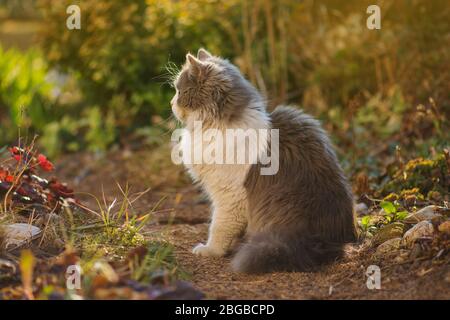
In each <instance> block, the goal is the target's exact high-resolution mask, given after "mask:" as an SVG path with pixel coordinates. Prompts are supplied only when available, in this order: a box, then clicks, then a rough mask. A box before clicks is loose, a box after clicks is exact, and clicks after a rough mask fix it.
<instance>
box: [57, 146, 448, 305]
mask: <svg viewBox="0 0 450 320" xmlns="http://www.w3.org/2000/svg"><path fill="white" fill-rule="evenodd" d="M169 152H170V150H169V148H159V149H157V150H156V151H131V150H126V151H120V152H118V151H117V152H113V153H111V154H109V155H108V156H107V157H106V158H102V159H95V158H94V157H93V156H92V155H87V154H80V155H77V156H75V157H74V156H70V157H67V158H65V159H62V160H61V161H60V162H59V163H58V165H57V174H58V176H60V177H61V178H63V180H66V181H67V182H68V183H69V184H71V185H72V186H73V187H74V188H75V189H76V190H78V191H80V192H91V193H93V194H96V195H101V193H102V189H103V192H104V194H105V196H106V198H107V200H108V201H112V200H113V199H114V198H115V197H117V196H119V190H118V188H117V187H116V182H119V183H121V184H122V185H123V184H125V183H127V182H128V184H129V185H130V186H131V187H132V191H134V192H139V191H143V190H145V189H147V188H149V187H150V188H151V190H150V191H149V192H148V193H146V194H145V196H143V197H142V198H141V199H140V200H139V201H138V203H136V204H135V209H136V210H137V211H143V212H144V211H148V210H149V208H151V207H153V206H154V204H155V203H156V202H158V201H159V200H160V199H161V198H163V197H166V199H165V201H164V202H163V203H162V205H161V207H159V208H158V209H157V211H156V214H155V216H156V219H155V220H154V221H152V222H151V223H150V224H149V225H148V227H147V230H146V235H148V236H149V237H161V238H163V239H165V240H166V241H169V242H171V243H172V244H173V245H174V246H175V249H176V258H177V261H178V263H179V265H180V267H181V268H182V269H183V270H184V271H187V272H188V273H189V274H190V275H191V277H190V279H189V281H191V282H192V283H193V285H194V286H195V287H197V288H198V289H200V290H202V291H203V292H204V293H205V294H206V296H207V298H212V299H450V268H449V265H450V264H449V260H450V259H449V257H448V254H446V256H444V257H442V256H441V257H439V259H435V258H427V259H415V260H412V261H410V260H408V261H406V262H402V263H397V262H394V261H392V259H391V260H384V261H375V260H374V259H373V258H372V254H373V252H374V249H373V248H370V247H369V246H367V245H366V244H363V243H359V244H353V245H350V246H349V247H348V253H347V256H346V257H345V258H344V259H343V260H341V261H338V262H336V263H334V264H333V265H330V266H327V267H324V268H322V269H320V270H317V271H316V272H313V273H300V272H296V273H271V274H265V275H243V274H237V273H234V272H232V271H231V270H230V266H229V261H230V258H205V257H197V256H194V255H193V254H192V248H193V246H194V245H196V244H197V243H199V242H204V241H205V240H206V238H207V228H208V220H209V206H208V204H207V203H206V201H205V200H204V198H203V197H202V195H201V192H200V191H199V190H198V189H197V188H196V187H195V186H193V185H192V184H191V183H190V181H189V178H188V177H187V176H186V174H185V172H184V170H183V168H181V167H176V166H174V165H173V164H172V163H171V161H170V153H169ZM80 197H81V198H83V196H82V195H80ZM85 201H87V202H89V201H90V200H89V198H85ZM372 264H376V265H379V266H380V268H381V289H379V290H376V289H375V290H369V289H368V288H367V285H366V281H367V277H366V275H365V272H366V269H367V267H368V266H369V265H372Z"/></svg>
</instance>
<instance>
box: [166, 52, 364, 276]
mask: <svg viewBox="0 0 450 320" xmlns="http://www.w3.org/2000/svg"><path fill="white" fill-rule="evenodd" d="M174 85H175V88H176V94H175V96H174V97H173V99H172V101H171V105H172V110H173V112H174V114H175V116H176V117H177V118H178V119H179V120H180V121H181V122H182V123H183V124H184V125H185V127H186V129H187V132H192V131H193V130H194V122H195V121H202V125H203V130H206V129H208V128H214V129H217V130H219V131H224V130H226V129H230V128H231V129H232V128H236V129H237V128H241V129H244V130H245V129H249V128H250V129H274V128H276V129H278V130H279V170H278V172H277V173H276V174H275V175H261V171H260V167H261V166H262V165H261V164H215V163H212V164H211V163H210V164H202V163H197V164H187V165H186V166H187V168H188V170H189V173H190V174H191V176H192V178H193V179H194V181H197V182H199V183H200V184H201V185H202V187H203V189H204V191H205V192H206V193H207V195H208V196H209V198H210V200H211V203H212V220H211V224H210V228H209V237H208V240H207V242H206V244H199V245H197V246H196V247H195V248H194V250H193V252H194V254H196V255H201V256H224V255H226V254H227V253H230V251H232V249H233V248H235V244H236V243H239V241H240V240H242V243H241V245H240V246H239V247H238V248H237V252H236V254H235V256H234V258H233V261H232V266H233V269H234V270H236V271H241V272H250V273H260V272H271V271H306V270H312V269H314V267H317V266H319V265H321V264H324V263H329V262H332V261H334V260H335V259H337V258H339V257H340V256H341V255H342V253H343V246H344V244H345V243H347V242H352V241H354V240H355V239H356V229H355V219H354V213H353V201H352V193H351V190H350V187H349V184H348V182H347V179H346V177H345V176H344V173H343V171H342V169H341V167H340V165H339V163H338V160H337V158H336V155H335V152H334V150H333V147H332V145H331V142H330V140H329V138H328V137H327V134H326V133H325V131H324V130H323V129H322V128H321V126H320V124H319V122H318V121H316V120H314V119H313V118H312V117H311V116H309V115H307V114H305V113H303V112H302V111H300V110H298V109H295V108H291V107H286V106H279V107H278V108H276V109H275V111H273V112H272V113H271V114H269V113H267V111H266V102H265V100H264V99H263V97H262V96H261V95H260V94H259V93H258V91H257V90H256V89H255V88H254V87H253V86H252V85H251V84H250V83H249V82H248V81H247V80H246V79H245V78H244V77H243V76H242V74H241V73H240V71H239V70H238V68H237V67H235V66H234V65H232V64H231V63H230V62H229V61H227V60H225V59H222V58H220V57H217V56H213V55H211V54H210V53H209V52H207V51H206V50H204V49H200V50H199V51H198V54H197V57H195V56H193V55H191V54H188V55H187V56H186V63H185V65H184V66H183V68H182V70H181V71H180V73H179V74H178V76H177V77H176V79H175V81H174ZM186 139H187V137H183V138H182V141H181V144H180V145H181V149H182V151H183V152H184V151H188V150H184V149H186V148H191V149H195V148H197V147H199V146H196V145H191V144H188V143H185V142H186V141H184V140H186ZM202 143H207V142H202ZM202 147H205V146H202ZM183 148H184V149H183ZM267 148H268V149H270V141H267ZM237 151H238V152H245V150H237ZM243 236H244V237H243ZM242 237H243V239H242Z"/></svg>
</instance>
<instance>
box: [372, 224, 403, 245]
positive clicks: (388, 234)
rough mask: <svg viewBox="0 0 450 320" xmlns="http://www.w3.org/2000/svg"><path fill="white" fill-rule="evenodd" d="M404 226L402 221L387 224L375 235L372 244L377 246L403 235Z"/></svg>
mask: <svg viewBox="0 0 450 320" xmlns="http://www.w3.org/2000/svg"><path fill="white" fill-rule="evenodd" d="M404 227H405V226H404V225H403V223H400V222H394V223H391V224H388V225H385V226H384V227H383V228H381V229H380V230H379V231H378V232H377V233H376V234H375V236H374V237H373V239H372V245H375V246H377V245H379V244H381V243H383V242H386V241H387V240H390V239H393V238H399V237H401V236H402V235H403V230H404Z"/></svg>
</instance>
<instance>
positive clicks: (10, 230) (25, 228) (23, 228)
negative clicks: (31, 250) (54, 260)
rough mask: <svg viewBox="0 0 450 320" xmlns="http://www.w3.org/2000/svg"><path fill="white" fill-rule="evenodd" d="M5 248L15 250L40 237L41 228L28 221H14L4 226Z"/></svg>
mask: <svg viewBox="0 0 450 320" xmlns="http://www.w3.org/2000/svg"><path fill="white" fill-rule="evenodd" d="M2 232H3V235H4V237H5V249H6V250H9V251H10V250H14V249H16V248H18V247H21V246H23V245H25V244H27V243H29V242H31V241H32V240H34V239H36V238H37V237H39V235H40V234H41V229H40V228H38V227H36V226H33V225H31V224H27V223H13V224H8V225H5V226H3V227H2Z"/></svg>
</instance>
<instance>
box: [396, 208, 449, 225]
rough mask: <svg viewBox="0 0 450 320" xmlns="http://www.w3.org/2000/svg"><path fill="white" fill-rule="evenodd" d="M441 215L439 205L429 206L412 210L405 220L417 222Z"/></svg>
mask: <svg viewBox="0 0 450 320" xmlns="http://www.w3.org/2000/svg"><path fill="white" fill-rule="evenodd" d="M440 216H441V215H440V214H439V213H437V206H427V207H425V208H422V209H420V210H418V211H416V212H412V213H410V214H408V215H407V216H406V218H405V219H404V220H403V221H404V222H406V223H417V222H420V221H424V220H431V219H433V218H436V217H440Z"/></svg>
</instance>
